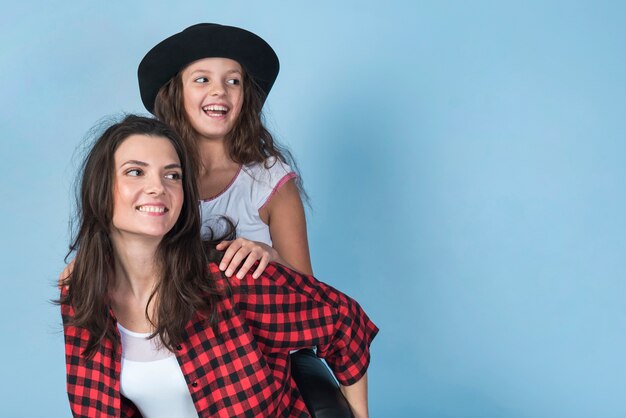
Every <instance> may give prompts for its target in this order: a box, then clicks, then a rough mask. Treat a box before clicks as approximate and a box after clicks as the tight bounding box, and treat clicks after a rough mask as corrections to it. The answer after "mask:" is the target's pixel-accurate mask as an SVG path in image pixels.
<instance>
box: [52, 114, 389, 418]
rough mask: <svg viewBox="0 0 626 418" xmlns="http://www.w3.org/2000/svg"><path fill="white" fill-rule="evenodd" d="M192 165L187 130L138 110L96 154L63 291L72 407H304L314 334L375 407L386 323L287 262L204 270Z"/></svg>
mask: <svg viewBox="0 0 626 418" xmlns="http://www.w3.org/2000/svg"><path fill="white" fill-rule="evenodd" d="M194 174H195V171H194V168H193V164H192V162H191V161H190V158H189V156H188V155H187V153H186V150H185V145H184V144H183V142H182V141H181V140H180V138H179V137H178V135H177V134H176V133H175V132H174V131H172V130H171V129H170V128H169V127H168V126H166V125H165V124H163V123H161V122H159V121H157V120H154V119H148V118H142V117H137V116H128V117H127V118H126V119H125V120H123V121H122V122H120V123H117V124H114V125H112V126H111V127H109V129H107V130H106V131H105V132H104V134H103V135H102V136H101V137H100V138H99V139H98V140H97V141H96V143H95V144H94V146H93V147H92V149H91V151H90V152H89V154H88V155H87V158H86V160H85V163H84V165H83V170H82V173H81V178H82V182H81V187H80V199H79V202H80V207H79V208H78V209H79V210H78V211H77V213H78V216H79V219H78V220H79V229H78V231H77V234H76V236H75V239H74V241H73V243H72V246H71V248H72V249H73V250H74V251H76V254H75V258H74V267H73V269H72V271H71V273H70V276H69V277H68V278H67V279H65V281H64V282H65V283H64V284H66V285H67V286H62V287H61V298H60V301H59V303H60V304H61V311H62V315H63V323H64V334H65V349H66V368H67V391H68V396H69V400H70V405H71V409H72V413H73V415H74V416H76V417H119V416H123V417H136V416H143V417H146V418H154V417H168V418H169V417H181V418H185V417H192V416H193V417H197V416H201V417H208V416H220V417H238V416H245V417H269V416H271V417H279V416H280V417H295V416H308V411H307V409H306V407H305V405H304V403H303V400H302V397H301V396H300V393H299V392H298V390H297V389H296V388H295V386H294V383H293V380H292V379H291V377H290V371H289V367H287V365H288V363H289V360H288V356H289V352H290V350H294V349H298V348H302V347H310V346H317V347H318V355H320V356H322V357H324V358H326V360H327V362H328V364H329V365H330V366H331V368H332V369H333V370H334V373H335V376H336V377H337V379H338V380H339V381H340V382H341V384H342V385H345V386H346V387H348V388H354V389H355V390H356V391H357V392H359V393H360V396H357V397H355V398H353V399H351V400H349V401H350V406H351V407H352V409H353V412H354V413H355V416H357V417H361V416H367V398H366V392H365V391H364V390H363V389H364V384H365V383H366V370H367V366H368V364H369V345H370V342H371V340H372V339H373V338H374V336H375V335H376V333H377V331H378V330H377V328H376V326H375V325H374V324H373V323H372V322H371V321H370V320H369V318H367V316H366V315H365V313H364V312H363V311H362V310H361V308H360V307H359V305H358V304H357V303H356V302H355V301H354V300H352V299H350V298H349V297H347V296H346V295H344V294H342V293H340V292H338V291H337V290H335V289H333V288H332V287H330V286H328V285H325V284H323V283H321V282H318V281H317V280H315V279H314V278H313V277H310V276H306V275H301V274H299V273H297V272H295V271H293V270H290V269H288V268H286V267H283V266H281V265H279V264H274V263H270V264H269V265H268V266H267V268H266V269H265V271H264V272H263V273H262V274H261V275H260V276H259V278H258V279H256V280H255V279H253V278H252V276H251V275H250V274H248V275H246V276H244V277H243V278H242V280H236V279H227V278H225V277H224V276H223V275H222V274H221V272H220V270H219V268H218V266H217V265H216V264H215V263H214V262H209V268H208V269H207V267H206V260H205V258H204V257H203V256H202V254H203V247H202V243H201V241H200V216H199V213H198V210H197V206H196V202H197V199H198V195H197V189H196V180H195V178H194Z"/></svg>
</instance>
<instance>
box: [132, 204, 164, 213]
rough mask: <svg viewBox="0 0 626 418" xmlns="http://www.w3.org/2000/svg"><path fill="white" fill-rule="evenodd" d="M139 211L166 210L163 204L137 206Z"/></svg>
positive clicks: (156, 211) (157, 211) (155, 211)
mask: <svg viewBox="0 0 626 418" xmlns="http://www.w3.org/2000/svg"><path fill="white" fill-rule="evenodd" d="M137 209H138V210H139V212H151V213H164V212H167V208H166V207H165V206H139V207H138V208H137Z"/></svg>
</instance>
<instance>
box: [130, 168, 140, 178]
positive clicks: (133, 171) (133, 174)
mask: <svg viewBox="0 0 626 418" xmlns="http://www.w3.org/2000/svg"><path fill="white" fill-rule="evenodd" d="M142 173H143V172H142V171H141V170H140V169H138V168H133V169H130V170H128V171H126V175H127V176H131V177H139V176H141V174H142Z"/></svg>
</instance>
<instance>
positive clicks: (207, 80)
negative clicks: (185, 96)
mask: <svg viewBox="0 0 626 418" xmlns="http://www.w3.org/2000/svg"><path fill="white" fill-rule="evenodd" d="M194 81H195V82H196V83H208V82H209V79H208V78H206V77H198V78H196V79H195V80H194Z"/></svg>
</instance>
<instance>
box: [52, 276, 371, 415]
mask: <svg viewBox="0 0 626 418" xmlns="http://www.w3.org/2000/svg"><path fill="white" fill-rule="evenodd" d="M209 267H210V270H211V272H212V273H214V275H215V277H221V274H220V272H219V270H218V268H217V265H215V264H210V265H209ZM218 280H220V281H223V280H226V279H221V278H220V279H218ZM229 284H230V286H231V288H232V296H231V297H226V296H224V297H223V298H222V300H221V302H220V304H219V306H218V311H219V313H220V317H221V320H220V321H219V323H218V325H217V328H218V330H219V332H218V335H217V336H216V335H215V334H214V332H213V330H212V329H211V327H207V326H206V322H205V321H204V320H203V319H202V318H201V317H200V316H199V315H196V316H194V318H192V320H191V321H190V322H189V323H188V324H187V327H186V329H185V333H186V338H185V340H184V343H183V344H181V345H179V346H178V347H176V348H177V350H176V352H175V353H174V354H175V355H176V358H177V360H178V363H179V365H180V368H181V370H182V372H183V375H184V376H185V380H186V382H187V386H188V388H189V392H190V393H191V397H192V399H193V402H194V404H195V407H196V410H197V411H198V416H200V417H210V416H219V417H268V416H272V417H301V416H309V413H308V411H307V409H306V406H305V405H304V401H303V400H302V397H301V395H300V393H299V392H298V389H297V387H296V385H295V383H294V381H293V379H292V378H291V375H290V372H289V352H290V351H291V350H294V349H299V348H306V347H313V346H317V354H318V356H320V357H322V358H324V359H326V361H327V362H328V364H329V365H330V367H331V369H332V370H333V371H334V374H335V376H336V377H337V380H339V382H340V383H341V384H342V385H351V384H353V383H355V382H357V381H358V380H359V379H360V378H361V377H362V376H363V375H364V374H365V372H366V370H367V367H368V365H369V360H370V355H369V345H370V343H371V341H372V339H373V338H374V337H375V336H376V333H377V332H378V328H376V325H374V324H373V323H372V322H371V321H370V320H369V318H368V317H367V315H366V314H365V312H363V310H362V309H361V307H360V306H359V304H358V303H357V302H356V301H354V300H353V299H351V298H349V297H348V296H346V295H344V294H343V293H341V292H339V291H337V290H336V289H334V288H332V287H330V286H328V285H327V284H324V283H321V282H319V281H317V280H315V279H314V278H313V277H311V276H305V275H301V274H298V273H296V272H294V271H292V270H289V269H287V268H286V267H283V266H281V265H279V264H270V265H269V266H268V267H267V268H266V269H265V273H264V274H263V275H261V277H260V278H259V279H257V280H254V279H252V277H251V275H247V277H246V278H244V280H241V281H239V280H237V279H233V280H229ZM61 312H62V315H63V322H64V324H67V320H68V319H69V318H71V317H72V315H73V314H74V311H73V309H72V307H71V306H68V305H63V306H61ZM116 331H117V329H116ZM64 333H65V359H66V368H67V392H68V396H69V400H70V406H71V409H72V413H73V414H74V416H77V417H119V416H122V417H139V416H141V415H140V413H139V411H138V410H137V408H136V407H135V406H134V405H133V404H132V402H130V401H129V400H128V399H126V398H124V397H123V396H121V394H120V371H121V354H122V353H121V344H117V347H118V348H117V351H114V350H113V343H112V341H110V340H106V341H105V342H104V343H103V344H102V345H101V346H100V347H99V349H98V351H97V352H96V354H95V356H94V357H93V358H92V359H86V358H84V357H83V356H82V355H81V352H82V351H83V349H84V348H85V346H86V344H87V341H88V340H89V333H88V332H87V331H86V330H85V329H83V328H77V327H72V326H68V325H65V326H64ZM118 342H119V334H118Z"/></svg>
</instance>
